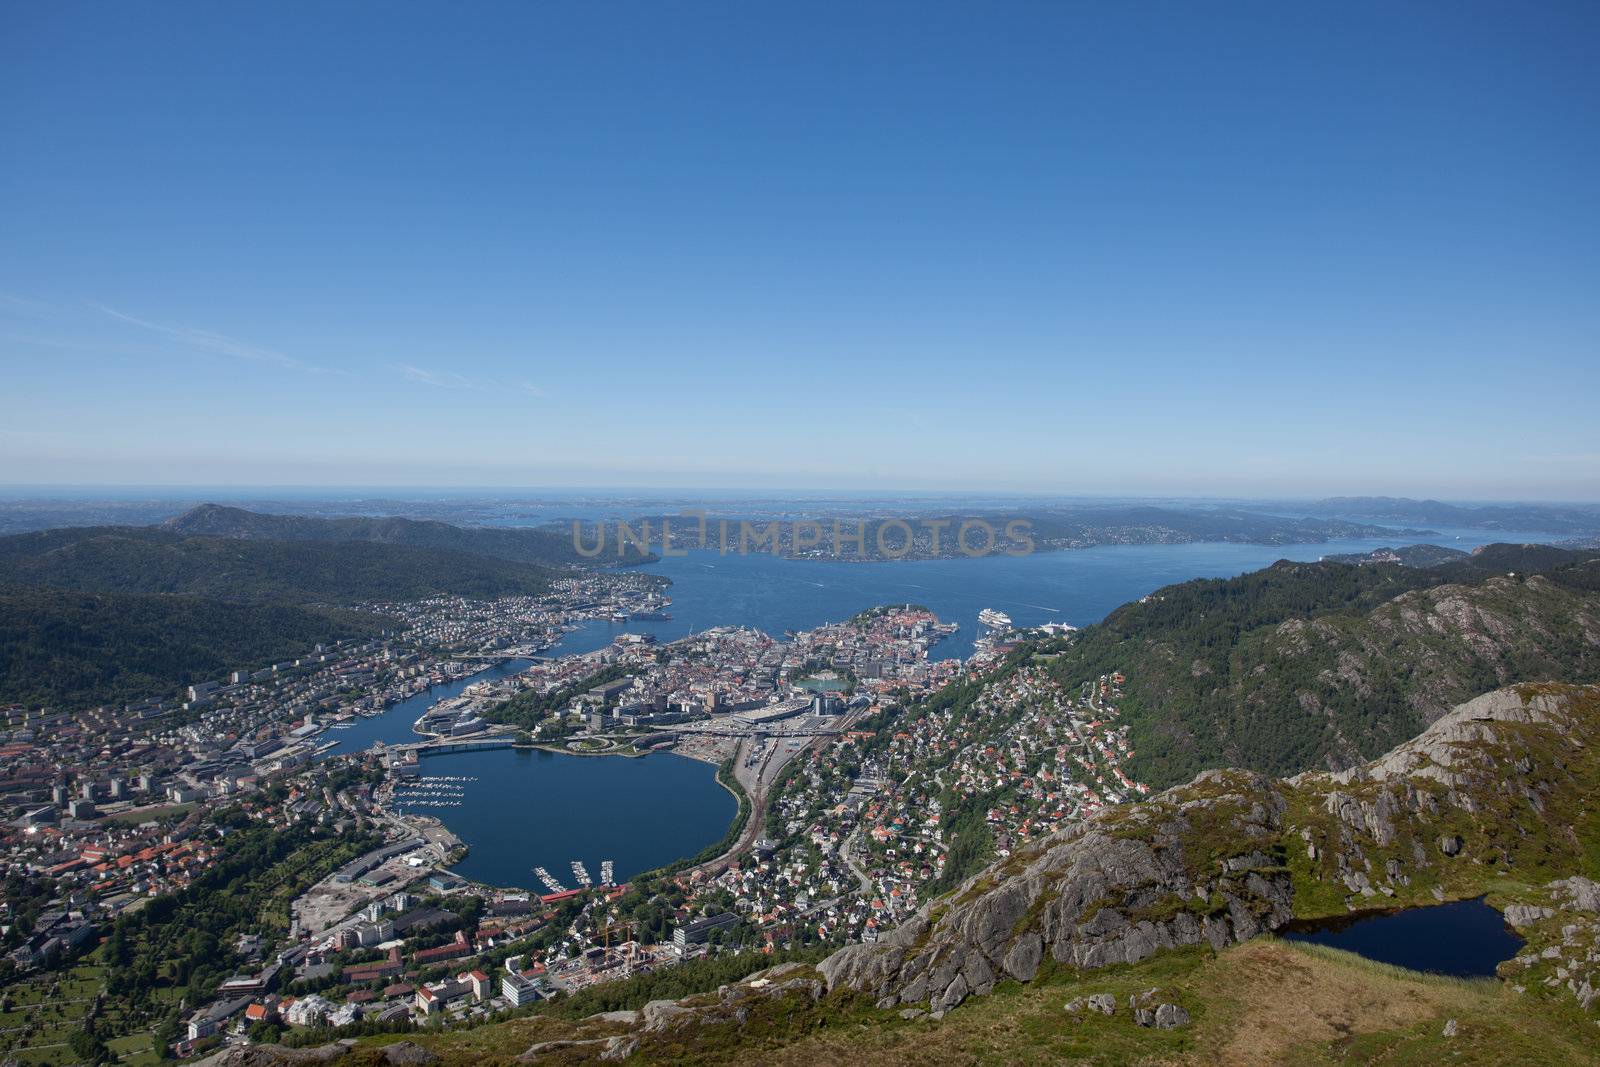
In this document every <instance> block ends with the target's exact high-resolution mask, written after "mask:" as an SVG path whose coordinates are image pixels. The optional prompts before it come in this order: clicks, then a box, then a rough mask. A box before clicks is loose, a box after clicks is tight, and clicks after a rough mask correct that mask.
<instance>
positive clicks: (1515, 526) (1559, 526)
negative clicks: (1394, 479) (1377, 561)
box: [1307, 496, 1600, 535]
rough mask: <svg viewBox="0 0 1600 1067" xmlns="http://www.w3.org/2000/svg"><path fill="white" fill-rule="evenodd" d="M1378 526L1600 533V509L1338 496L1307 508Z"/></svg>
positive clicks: (1566, 505)
mask: <svg viewBox="0 0 1600 1067" xmlns="http://www.w3.org/2000/svg"><path fill="white" fill-rule="evenodd" d="M1307 510H1309V511H1310V512H1311V513H1312V514H1316V515H1338V516H1346V517H1349V518H1356V519H1370V520H1375V521H1378V522H1402V523H1424V524H1429V525H1434V526H1466V527H1477V528H1479V529H1484V530H1538V531H1541V532H1544V533H1552V534H1567V535H1571V534H1597V533H1600V504H1448V503H1445V502H1443V501H1439V500H1411V499H1407V498H1405V497H1391V496H1339V497H1329V498H1327V499H1325V500H1318V501H1317V502H1316V503H1314V504H1312V505H1310V507H1309V508H1308V509H1307Z"/></svg>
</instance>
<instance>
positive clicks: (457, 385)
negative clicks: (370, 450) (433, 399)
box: [393, 363, 546, 400]
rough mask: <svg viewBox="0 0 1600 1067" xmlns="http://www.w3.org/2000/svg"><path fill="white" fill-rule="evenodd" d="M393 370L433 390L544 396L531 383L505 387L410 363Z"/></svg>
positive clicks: (539, 397)
mask: <svg viewBox="0 0 1600 1067" xmlns="http://www.w3.org/2000/svg"><path fill="white" fill-rule="evenodd" d="M393 369H394V371H395V373H397V374H399V375H400V377H402V378H404V379H405V380H406V381H408V382H416V383H417V384H418V385H427V386H431V387H433V388H435V389H465V390H469V391H471V392H474V393H508V392H509V393H521V394H522V395H523V396H531V397H536V398H538V399H541V400H542V399H544V397H545V396H546V393H545V391H544V390H543V389H541V388H539V387H538V386H537V385H534V384H533V383H532V382H518V383H517V384H515V385H507V384H505V383H503V382H497V381H494V380H492V379H481V378H469V377H467V376H466V375H465V374H457V373H456V372H455V371H436V370H429V369H427V368H426V367H418V366H415V365H414V364H411V363H396V364H394V365H393Z"/></svg>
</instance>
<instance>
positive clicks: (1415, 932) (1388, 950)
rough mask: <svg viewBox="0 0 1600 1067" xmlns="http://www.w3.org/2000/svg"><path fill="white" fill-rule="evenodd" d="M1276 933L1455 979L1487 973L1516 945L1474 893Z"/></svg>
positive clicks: (1500, 917)
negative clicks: (1426, 905)
mask: <svg viewBox="0 0 1600 1067" xmlns="http://www.w3.org/2000/svg"><path fill="white" fill-rule="evenodd" d="M1279 935H1280V936H1281V937H1283V938H1285V939H1286V940H1289V941H1309V942H1311V943H1312V944H1317V945H1327V946H1329V947H1330V948H1340V949H1344V950H1345V951H1347V952H1354V953H1357V954H1358V955H1361V956H1365V957H1366V958H1367V959H1369V960H1377V961H1378V962H1379V963H1392V964H1395V965H1396V966H1399V967H1407V968H1410V969H1411V970H1413V971H1433V972H1435V973H1437V974H1448V975H1454V976H1456V977H1459V978H1492V977H1494V970H1495V967H1496V966H1497V965H1498V964H1500V963H1501V962H1502V961H1503V960H1508V959H1510V958H1511V957H1513V956H1515V955H1516V954H1517V953H1518V952H1520V951H1521V950H1522V939H1521V938H1520V937H1518V936H1517V935H1516V934H1514V933H1512V932H1511V928H1510V927H1509V926H1507V925H1506V920H1505V916H1503V915H1501V914H1500V913H1499V912H1498V911H1496V910H1494V909H1493V908H1491V907H1489V905H1487V904H1485V903H1484V902H1483V898H1481V897H1479V898H1477V899H1474V900H1458V901H1455V902H1454V903H1451V904H1439V905H1437V906H1435V907H1430V908H1408V909H1406V910H1404V911H1393V912H1382V913H1379V914H1367V915H1352V916H1349V917H1347V918H1340V919H1331V920H1319V921H1317V922H1315V923H1294V924H1291V925H1290V927H1289V928H1288V929H1286V930H1283V931H1280V932H1279Z"/></svg>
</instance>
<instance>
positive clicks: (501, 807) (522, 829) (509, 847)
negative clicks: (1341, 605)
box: [327, 530, 1551, 889]
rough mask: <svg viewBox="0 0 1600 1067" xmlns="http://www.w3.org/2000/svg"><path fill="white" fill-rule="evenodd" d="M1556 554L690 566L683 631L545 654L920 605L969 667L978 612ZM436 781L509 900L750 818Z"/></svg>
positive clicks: (441, 770)
mask: <svg viewBox="0 0 1600 1067" xmlns="http://www.w3.org/2000/svg"><path fill="white" fill-rule="evenodd" d="M1550 539H1551V538H1550V537H1549V536H1548V535H1539V534H1524V533H1510V532H1502V531H1493V530H1446V531H1441V532H1440V533H1439V534H1437V535H1434V536H1429V537H1409V538H1407V537H1400V536H1394V537H1384V538H1378V539H1373V540H1341V541H1329V542H1323V543H1321V544H1309V545H1249V544H1227V543H1203V544H1182V545H1107V546H1102V547H1098V548H1089V549H1078V550H1073V551H1065V552H1041V553H1036V554H1034V555H1031V556H1021V557H1010V556H993V557H985V558H982V559H966V558H960V559H943V560H918V561H911V560H907V561H898V562H881V563H849V562H844V561H832V560H826V561H817V560H786V559H779V558H774V557H772V556H770V555H765V554H752V555H737V554H730V555H726V556H722V555H719V554H718V553H716V552H691V553H690V554H689V555H687V556H681V557H680V556H674V557H671V558H667V559H663V560H661V561H660V562H658V563H655V564H651V565H650V566H649V567H647V568H644V569H645V570H647V571H649V572H650V573H655V574H661V575H663V576H665V577H667V578H670V579H671V580H672V583H673V584H672V587H671V590H670V593H671V596H672V601H673V603H672V607H671V613H672V616H673V617H672V618H671V619H658V620H646V619H633V620H629V621H628V622H627V623H621V624H618V623H609V622H603V621H594V622H589V623H586V624H584V625H583V626H581V627H580V628H579V629H577V630H575V631H574V632H572V633H570V634H568V635H567V636H566V637H565V638H564V639H563V640H562V641H561V642H559V643H558V644H556V645H555V646H554V647H552V648H551V649H550V650H549V651H548V652H547V653H546V654H547V655H550V656H562V655H570V654H574V653H581V652H587V651H591V650H593V649H596V648H601V647H603V646H605V645H607V644H609V643H610V642H611V641H612V640H613V639H614V638H615V637H616V636H617V635H618V634H619V633H622V632H625V631H633V632H640V633H650V634H654V635H655V636H656V637H657V638H658V639H659V640H661V641H671V640H675V639H677V638H679V637H683V636H685V635H687V634H689V633H690V632H691V631H699V630H704V629H707V628H709V627H712V626H737V625H743V626H750V627H754V628H756V629H759V630H763V631H765V632H766V633H768V634H770V635H772V636H773V637H775V638H781V637H782V635H783V633H784V632H785V631H787V630H805V629H810V628H813V627H815V626H818V625H821V624H822V623H826V622H833V621H839V620H843V619H847V618H849V617H850V616H851V615H853V614H855V613H856V612H858V611H862V610H864V609H866V608H869V607H873V606H874V605H877V604H885V603H905V602H908V601H909V602H914V603H919V604H922V605H924V606H926V607H928V608H930V609H932V610H933V611H934V612H936V613H937V614H938V615H939V617H940V618H941V619H944V620H946V621H950V622H956V623H959V624H960V627H961V628H960V630H958V631H957V633H956V635H955V636H954V637H952V638H950V639H948V640H945V641H942V642H940V643H939V644H938V645H936V646H934V649H933V652H932V654H933V655H934V656H935V658H948V657H953V656H966V655H969V654H970V653H971V651H972V642H973V638H974V637H976V636H977V633H978V620H977V616H978V612H979V611H980V610H982V609H983V608H986V607H992V608H998V609H1000V610H1002V611H1005V612H1006V613H1007V614H1009V615H1010V616H1011V617H1012V618H1013V619H1014V620H1015V621H1016V622H1017V624H1018V625H1022V626H1033V625H1039V624H1041V623H1044V622H1050V621H1059V622H1066V623H1070V624H1072V625H1074V626H1084V625H1088V624H1090V623H1094V622H1097V621H1099V620H1100V619H1102V618H1104V617H1105V615H1106V614H1107V613H1108V612H1110V611H1111V610H1112V609H1114V608H1116V607H1118V606H1120V605H1121V604H1124V603H1126V602H1128V601H1130V600H1136V599H1138V598H1139V597H1141V596H1144V595H1145V594H1147V593H1150V592H1152V591H1153V590H1155V589H1158V588H1160V587H1161V586H1164V585H1170V584H1172V583H1174V582H1182V581H1187V580H1189V579H1192V578H1205V577H1227V576H1233V575H1237V574H1242V573H1244V572H1246V571H1250V570H1256V569H1258V568H1261V567H1265V566H1268V565H1270V564H1272V563H1273V562H1275V561H1277V560H1279V559H1298V560H1315V559H1318V558H1320V557H1322V556H1324V555H1332V554H1336V553H1354V552H1369V551H1371V550H1373V549H1375V548H1383V547H1389V546H1395V545H1400V544H1410V543H1417V542H1419V541H1426V542H1431V543H1436V544H1444V545H1450V546H1452V547H1459V548H1464V549H1470V548H1473V547H1476V546H1477V545H1479V544H1485V543H1489V542H1492V541H1534V540H1550ZM527 664H528V661H526V660H512V661H510V662H509V663H506V664H503V665H501V666H499V667H496V668H494V669H493V670H492V671H490V672H488V673H486V674H481V675H476V676H474V677H473V678H470V679H463V680H460V681H457V682H452V683H449V684H446V685H442V686H435V687H434V688H433V689H430V690H429V691H427V692H426V693H423V694H419V695H418V696H415V697H412V698H410V699H409V700H406V701H402V702H401V703H399V704H396V705H395V706H394V707H393V708H391V709H389V711H387V712H386V713H385V714H383V715H382V716H379V717H377V718H374V719H363V720H359V721H358V723H357V725H356V726H354V727H353V728H351V729H349V730H336V731H330V733H329V734H328V735H327V736H328V737H330V738H332V739H335V740H338V741H340V746H339V747H338V748H336V749H333V750H332V751H333V752H335V753H348V752H353V751H359V750H361V749H365V748H367V747H369V746H370V745H371V744H372V742H373V741H375V740H381V741H384V742H385V743H388V744H395V743H402V742H406V741H413V740H416V735H415V734H413V733H412V732H411V724H412V722H414V721H415V720H416V719H417V717H418V716H420V715H421V714H422V713H423V712H424V711H425V710H427V708H428V706H429V705H431V704H433V703H434V702H436V701H439V700H443V699H446V698H448V697H452V696H455V695H457V694H458V693H460V692H461V690H462V689H464V688H465V687H466V686H467V685H468V684H470V683H471V682H472V681H475V680H477V679H479V678H487V677H498V676H503V675H506V674H511V673H515V672H516V671H519V670H521V669H523V668H524V667H526V666H527ZM423 773H424V774H430V775H445V774H449V775H462V776H466V775H476V776H478V777H479V779H480V780H479V781H478V782H476V783H471V784H470V785H469V786H468V788H467V791H466V796H465V797H464V798H463V800H462V806H461V807H459V808H444V809H430V810H428V811H427V812H426V814H431V815H437V816H439V817H440V818H441V819H442V820H443V822H444V823H445V825H446V826H448V827H449V828H450V829H451V830H452V831H453V832H455V833H456V834H457V835H458V836H459V837H460V838H461V839H462V840H463V841H464V842H466V844H467V845H468V847H469V849H470V853H469V855H468V857H467V859H466V861H465V862H464V863H462V865H461V866H460V867H459V868H458V869H459V870H460V871H461V873H462V874H464V875H467V876H469V877H473V878H480V879H482V880H484V881H486V882H489V883H491V884H496V885H508V886H523V887H528V888H535V889H537V888H540V887H539V885H538V883H537V882H536V881H535V880H534V878H533V873H532V868H533V867H535V866H541V865H542V866H544V867H546V868H547V869H548V870H549V871H550V873H551V874H553V875H555V876H556V877H557V878H558V879H560V880H561V881H562V882H563V883H565V884H567V885H571V884H572V883H571V881H570V872H569V870H568V866H567V865H568V864H569V863H570V861H572V860H574V859H581V860H583V861H584V862H585V863H586V864H588V866H589V870H590V873H591V874H594V875H596V876H598V874H599V869H598V862H599V860H601V859H611V860H614V861H615V862H616V865H617V870H616V876H617V878H618V879H619V880H620V879H623V878H626V877H629V876H631V875H632V874H635V873H638V872H639V871H641V870H646V869H648V868H650V867H653V866H658V865H660V864H663V863H667V862H670V861H672V860H674V859H678V858H681V857H683V856H689V855H693V854H694V853H696V852H698V851H699V850H700V849H701V848H703V847H705V846H706V845H707V844H709V843H711V842H713V841H715V840H717V838H719V837H720V836H722V834H723V832H724V831H725V830H726V829H727V826H728V823H729V822H730V820H731V819H732V818H733V815H734V813H735V810H736V808H735V805H734V803H733V800H732V798H731V797H729V795H728V794H727V793H726V791H724V790H723V789H722V787H721V786H719V785H717V784H716V782H715V779H714V774H715V768H712V767H710V766H708V765H706V764H701V763H695V762H694V761H690V760H685V759H682V758H680V757H676V756H670V755H653V756H650V757H648V758H645V759H643V760H638V759H623V758H619V757H594V756H565V755H555V754H551V753H539V754H530V753H526V752H514V751H511V750H499V751H493V752H486V753H461V754H453V755H448V756H431V757H429V758H428V760H427V763H426V764H425V765H424V771H423Z"/></svg>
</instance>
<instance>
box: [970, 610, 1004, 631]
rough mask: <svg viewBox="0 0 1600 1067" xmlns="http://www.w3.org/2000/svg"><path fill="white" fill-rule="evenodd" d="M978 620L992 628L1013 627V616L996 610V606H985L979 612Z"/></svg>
mask: <svg viewBox="0 0 1600 1067" xmlns="http://www.w3.org/2000/svg"><path fill="white" fill-rule="evenodd" d="M978 621H979V622H981V623H983V625H985V626H987V627H989V629H991V630H1009V629H1011V616H1009V615H1007V614H1006V613H1005V612H1003V611H996V610H995V609H994V608H984V609H983V610H982V611H980V612H978Z"/></svg>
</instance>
